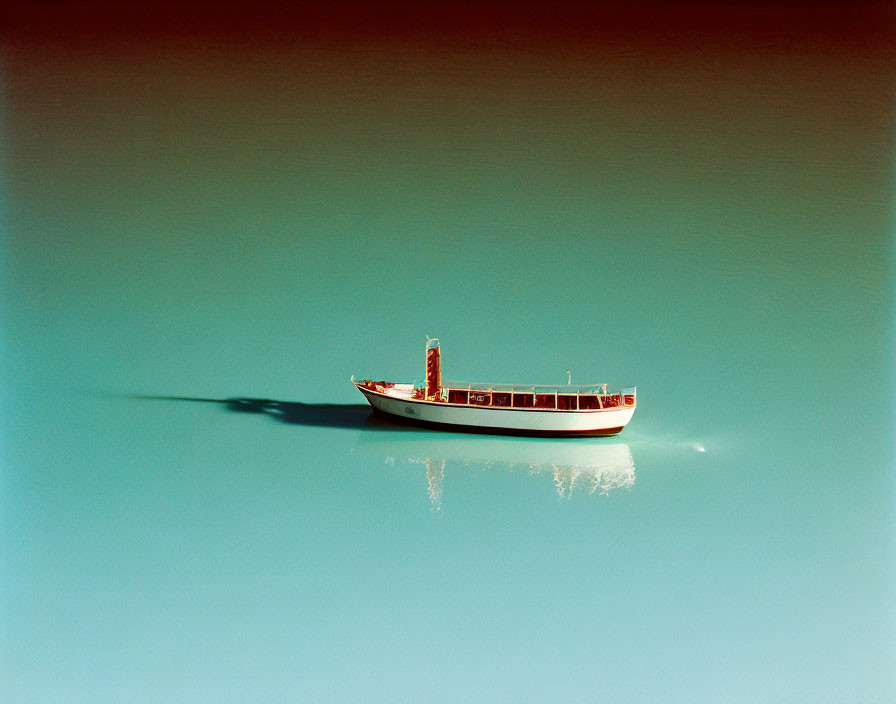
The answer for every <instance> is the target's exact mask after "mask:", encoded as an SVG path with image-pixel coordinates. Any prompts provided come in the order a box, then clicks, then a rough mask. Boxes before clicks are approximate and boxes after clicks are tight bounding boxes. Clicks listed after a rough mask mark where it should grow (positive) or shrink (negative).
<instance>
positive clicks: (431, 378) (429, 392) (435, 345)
mask: <svg viewBox="0 0 896 704" xmlns="http://www.w3.org/2000/svg"><path fill="white" fill-rule="evenodd" d="M441 394H442V355H441V352H440V351H439V338H437V337H434V338H433V339H431V340H430V339H429V338H427V340H426V392H425V398H426V400H428V401H432V400H435V399H436V398H438V397H439V396H441Z"/></svg>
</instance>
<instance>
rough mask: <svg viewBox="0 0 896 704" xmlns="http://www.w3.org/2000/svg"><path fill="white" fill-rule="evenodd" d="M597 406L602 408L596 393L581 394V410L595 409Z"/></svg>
mask: <svg viewBox="0 0 896 704" xmlns="http://www.w3.org/2000/svg"><path fill="white" fill-rule="evenodd" d="M595 408H600V404H599V403H598V402H597V396H595V395H594V394H585V395H583V396H579V410H583V411H593V410H594V409H595Z"/></svg>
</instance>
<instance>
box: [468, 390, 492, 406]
mask: <svg viewBox="0 0 896 704" xmlns="http://www.w3.org/2000/svg"><path fill="white" fill-rule="evenodd" d="M491 397H492V395H491V394H490V393H488V392H487V391H471V392H470V403H471V404H472V405H474V406H488V405H489V403H491V400H492V398H491Z"/></svg>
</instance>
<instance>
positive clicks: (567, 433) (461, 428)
mask: <svg viewBox="0 0 896 704" xmlns="http://www.w3.org/2000/svg"><path fill="white" fill-rule="evenodd" d="M370 407H371V408H372V409H373V412H374V413H376V414H377V415H381V416H383V417H385V418H389V419H390V420H393V421H395V422H396V423H397V424H399V425H416V426H424V427H427V428H432V429H433V430H441V431H444V432H461V433H480V434H485V435H524V436H527V437H539V438H540V437H549V438H556V437H604V436H608V435H618V434H619V433H620V432H621V431H622V429H623V428H624V427H625V426H623V425H620V426H619V427H618V428H600V429H598V430H523V429H520V428H490V427H486V426H484V425H458V424H457V423H439V422H436V421H431V420H422V419H420V418H412V417H408V416H400V415H397V414H395V413H389V411H384V410H383V409H381V408H377V407H376V406H374V405H373V404H372V403H371V404H370Z"/></svg>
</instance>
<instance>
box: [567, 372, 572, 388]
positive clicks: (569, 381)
mask: <svg viewBox="0 0 896 704" xmlns="http://www.w3.org/2000/svg"><path fill="white" fill-rule="evenodd" d="M566 384H567V385H568V386H572V372H570V371H569V369H567V370H566Z"/></svg>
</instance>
